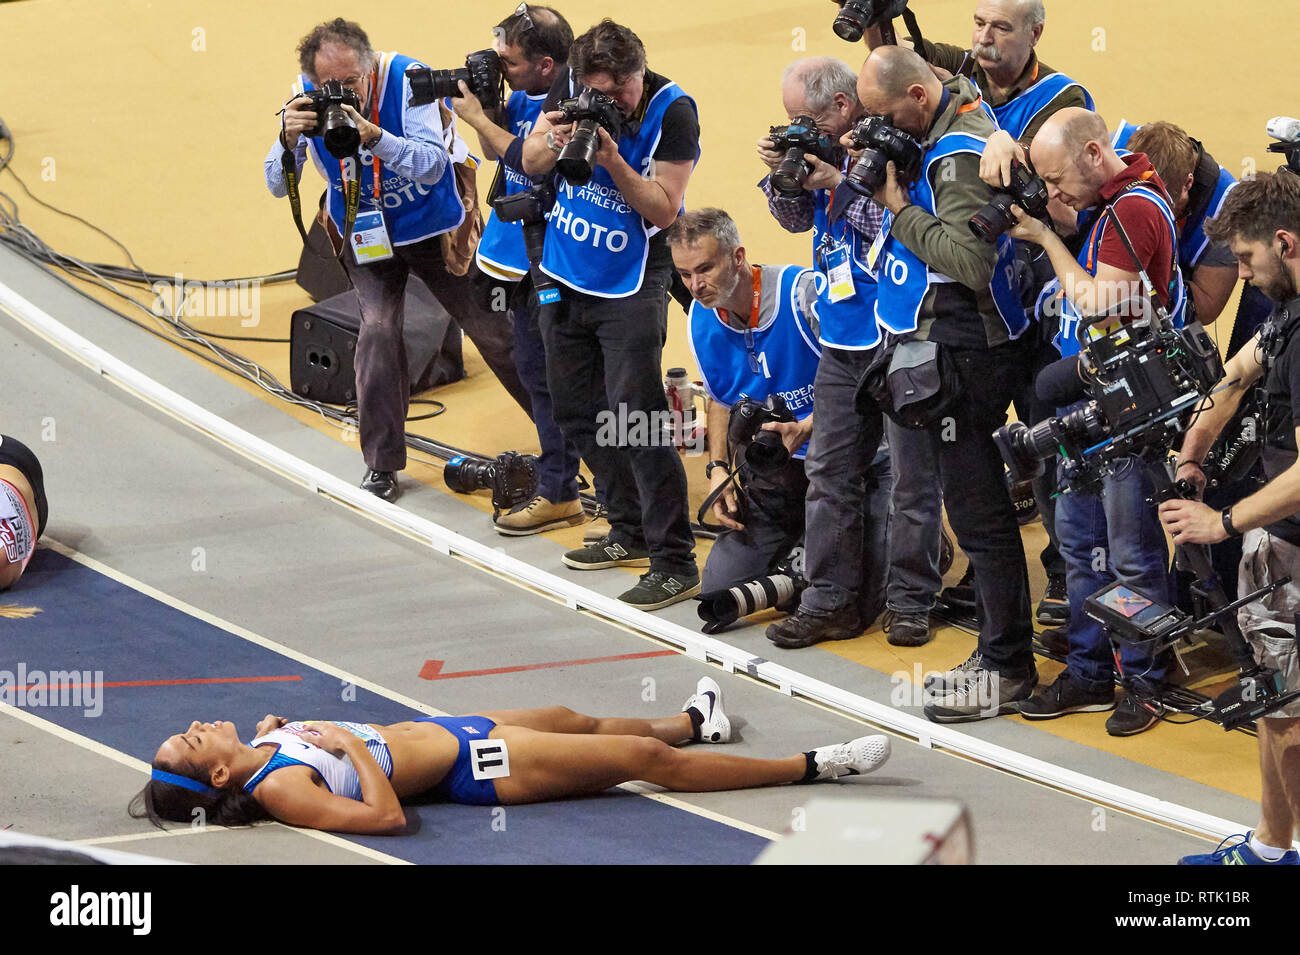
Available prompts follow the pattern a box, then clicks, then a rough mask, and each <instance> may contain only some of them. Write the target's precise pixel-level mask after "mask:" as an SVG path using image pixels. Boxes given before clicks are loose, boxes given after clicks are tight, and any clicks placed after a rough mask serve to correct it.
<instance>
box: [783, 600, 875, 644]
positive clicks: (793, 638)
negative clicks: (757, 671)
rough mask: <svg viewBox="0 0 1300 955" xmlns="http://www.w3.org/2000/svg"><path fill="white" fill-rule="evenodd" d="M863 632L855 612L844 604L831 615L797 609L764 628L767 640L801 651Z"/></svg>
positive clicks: (850, 637)
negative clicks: (826, 641) (825, 641)
mask: <svg viewBox="0 0 1300 955" xmlns="http://www.w3.org/2000/svg"><path fill="white" fill-rule="evenodd" d="M861 633H862V626H861V623H860V621H859V620H858V613H857V611H856V610H855V609H854V608H852V607H844V608H842V609H840V610H837V611H836V612H835V613H833V614H829V615H827V616H818V615H815V614H810V613H806V612H805V611H803V610H802V609H801V610H796V611H795V612H794V613H793V614H791V615H790V616H789V617H786V618H785V619H784V620H778V621H777V622H776V623H774V624H772V625H771V626H770V627H768V628H767V639H769V640H771V641H772V642H773V643H775V644H776V645H777V646H778V647H781V648H782V649H783V650H801V649H803V648H804V647H811V646H812V645H813V644H814V643H821V642H822V641H823V640H852V639H853V638H854V637H856V636H859V635H860V634H861Z"/></svg>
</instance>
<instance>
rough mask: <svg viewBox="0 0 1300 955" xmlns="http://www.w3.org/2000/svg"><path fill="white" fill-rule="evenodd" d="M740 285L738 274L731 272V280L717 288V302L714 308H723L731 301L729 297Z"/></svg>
mask: <svg viewBox="0 0 1300 955" xmlns="http://www.w3.org/2000/svg"><path fill="white" fill-rule="evenodd" d="M738 285H740V273H739V272H737V271H734V270H733V271H732V273H731V278H730V279H728V280H727V281H726V282H724V283H722V284H720V285H719V286H718V302H717V304H716V305H715V306H714V307H715V308H725V307H726V305H727V303H728V302H730V301H731V296H732V295H734V294H735V293H736V287H737V286H738Z"/></svg>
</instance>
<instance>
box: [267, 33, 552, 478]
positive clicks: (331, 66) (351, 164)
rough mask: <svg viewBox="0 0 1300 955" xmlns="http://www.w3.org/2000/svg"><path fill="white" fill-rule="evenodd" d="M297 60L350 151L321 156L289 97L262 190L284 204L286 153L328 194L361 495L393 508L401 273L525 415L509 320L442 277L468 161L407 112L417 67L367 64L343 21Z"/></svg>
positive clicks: (367, 51) (400, 445) (435, 115)
mask: <svg viewBox="0 0 1300 955" xmlns="http://www.w3.org/2000/svg"><path fill="white" fill-rule="evenodd" d="M298 60H299V66H300V68H301V70H302V73H301V75H300V76H299V78H298V82H299V84H300V87H301V89H302V90H303V91H304V93H305V94H312V93H314V92H315V91H317V90H318V89H320V88H323V87H325V85H326V84H329V88H330V89H336V90H338V91H339V92H341V94H342V102H341V109H342V112H343V113H344V114H346V117H347V119H348V120H349V121H350V124H351V125H352V126H354V127H355V130H356V132H355V136H356V138H357V139H358V140H359V148H358V149H357V151H356V152H355V153H353V155H352V156H349V157H346V158H336V157H335V155H333V154H331V152H330V151H329V150H328V149H327V147H326V143H325V140H324V139H323V138H322V133H323V132H324V130H323V129H322V128H321V126H322V123H321V116H320V115H319V114H318V112H317V111H316V109H315V107H314V106H313V100H312V98H311V96H310V95H304V96H300V97H296V98H295V99H293V100H292V101H290V102H289V103H288V104H287V105H286V106H285V108H284V113H283V120H282V127H281V134H280V138H279V140H278V141H277V142H276V144H275V145H274V146H272V147H271V150H270V152H269V153H268V154H267V157H266V162H265V173H266V185H267V188H268V189H269V190H270V192H271V194H272V195H273V196H276V197H282V196H285V195H287V194H288V184H287V182H286V176H285V172H284V169H283V166H282V164H281V157H282V155H283V154H284V152H285V150H291V151H292V153H293V159H294V163H295V166H296V169H297V170H298V172H299V173H301V171H302V167H303V164H304V163H305V162H306V160H307V155H308V153H310V154H311V158H312V162H313V163H314V164H315V166H316V170H317V172H319V173H320V175H321V177H322V178H323V179H325V180H326V181H327V182H328V183H329V196H328V200H327V201H326V204H325V212H326V213H327V215H328V223H329V228H330V230H331V240H332V241H333V242H334V243H335V246H336V248H338V247H339V246H340V244H341V245H343V246H346V247H347V251H345V252H344V253H343V255H342V257H341V261H342V263H343V267H344V268H345V269H346V270H347V273H348V277H349V278H350V279H351V280H352V284H353V286H354V287H355V288H356V291H357V298H358V300H359V302H360V305H361V328H360V331H359V333H358V335H357V350H356V356H355V366H356V377H357V415H358V418H359V424H360V432H361V435H360V437H361V452H362V455H363V456H364V458H365V462H366V467H367V468H368V471H367V473H366V477H365V479H364V481H363V482H362V484H361V486H362V487H363V488H365V489H366V490H367V491H370V492H371V493H373V494H375V495H376V496H378V497H381V498H383V499H384V500H387V501H392V500H396V498H397V497H398V495H399V494H400V490H399V488H398V484H397V475H396V472H398V471H400V470H402V469H403V468H404V467H406V437H405V435H406V414H407V408H408V406H409V402H410V381H409V376H408V371H407V362H406V346H405V342H404V340H403V337H402V324H403V319H404V314H403V303H404V293H405V289H406V279H407V276H408V275H409V274H410V273H412V272H414V273H415V275H417V276H418V277H419V278H421V279H422V280H423V281H424V282H425V284H426V285H428V286H429V290H430V291H431V292H433V294H434V296H435V297H437V299H438V301H439V302H441V303H442V305H443V307H444V308H445V309H446V310H447V312H448V313H450V315H451V316H452V318H453V319H454V320H455V321H456V322H457V323H458V324H459V325H460V327H461V328H463V329H464V330H465V332H466V334H468V335H469V337H470V340H471V341H473V342H474V345H475V347H476V348H478V350H479V354H480V355H482V357H483V360H484V362H486V363H487V366H488V367H489V368H491V369H492V372H493V373H494V374H495V375H496V376H497V378H498V379H499V380H500V381H501V384H502V385H503V386H504V387H505V389H506V391H508V392H509V393H510V395H511V397H513V398H514V399H515V401H517V402H518V403H519V406H520V407H521V408H523V409H524V411H525V412H526V413H528V414H530V415H531V408H530V404H529V400H528V392H527V391H526V390H525V389H524V386H523V384H522V383H521V382H520V380H519V375H518V372H516V370H515V366H514V360H513V359H512V358H511V355H510V342H511V337H512V332H511V328H510V318H509V316H508V315H501V314H497V315H494V314H492V313H491V312H489V311H487V310H485V309H483V308H482V307H481V306H479V305H478V304H477V303H476V302H475V301H474V298H473V296H472V295H471V293H470V288H469V282H468V279H466V278H465V277H464V276H463V274H461V275H455V274H453V273H452V272H451V271H449V269H448V265H447V261H446V256H445V254H444V248H443V237H444V236H447V235H449V234H451V233H453V232H455V230H457V229H459V228H460V227H461V226H462V224H463V223H464V222H465V221H466V215H467V212H466V208H465V204H464V201H463V197H462V194H461V188H460V186H459V185H458V183H457V177H456V172H455V167H456V165H457V164H459V163H465V162H466V161H468V160H469V159H470V157H469V150H468V149H467V147H466V146H465V143H464V141H463V140H461V138H460V137H459V136H458V135H457V134H456V131H455V128H454V126H448V125H445V124H444V120H443V116H442V114H441V112H440V107H439V105H438V104H437V103H434V102H431V103H428V104H427V105H424V106H410V105H408V104H409V102H410V99H411V83H410V80H409V78H408V77H406V75H405V72H406V70H407V69H408V68H411V67H419V66H420V65H421V64H419V63H418V62H417V61H415V60H413V59H411V58H410V57H407V56H401V55H399V54H396V53H376V52H375V51H374V50H372V49H371V47H370V40H369V39H368V38H367V36H366V33H365V31H364V30H362V29H361V27H360V26H359V25H357V24H356V23H352V22H349V21H346V20H343V19H336V20H332V21H330V22H328V23H322V24H320V25H319V26H317V27H316V28H315V29H314V30H312V32H311V33H309V34H308V35H307V36H305V37H304V38H303V39H302V42H301V43H299V45H298ZM348 100H351V101H352V102H355V103H356V104H357V106H358V107H359V109H358V108H355V107H354V106H352V105H350V103H349V102H348ZM448 117H449V118H450V114H448ZM358 159H359V163H358V162H357V160H358ZM345 180H346V181H347V182H350V183H354V184H355V185H359V187H360V201H359V208H358V210H357V219H356V226H355V228H354V229H353V230H351V234H350V235H348V236H343V233H344V232H345V231H349V230H348V228H347V226H348V222H347V211H346V200H345V198H344V196H345ZM354 188H355V186H354Z"/></svg>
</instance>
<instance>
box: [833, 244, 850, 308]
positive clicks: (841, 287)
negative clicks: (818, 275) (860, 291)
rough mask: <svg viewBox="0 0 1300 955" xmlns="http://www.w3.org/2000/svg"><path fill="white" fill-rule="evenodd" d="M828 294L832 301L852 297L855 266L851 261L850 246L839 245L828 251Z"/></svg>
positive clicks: (840, 300)
mask: <svg viewBox="0 0 1300 955" xmlns="http://www.w3.org/2000/svg"><path fill="white" fill-rule="evenodd" d="M826 282H827V295H828V296H829V297H830V300H831V301H832V302H842V301H844V300H845V299H846V298H852V297H853V293H854V292H855V291H856V290H855V289H854V287H853V266H852V265H851V264H850V263H849V249H848V246H844V245H837V246H835V248H833V249H831V250H830V251H828V252H827V253H826Z"/></svg>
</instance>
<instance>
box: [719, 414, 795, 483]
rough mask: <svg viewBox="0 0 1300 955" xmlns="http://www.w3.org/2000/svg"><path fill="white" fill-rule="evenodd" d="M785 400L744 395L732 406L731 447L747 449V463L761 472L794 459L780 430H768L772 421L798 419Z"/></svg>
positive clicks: (729, 431)
mask: <svg viewBox="0 0 1300 955" xmlns="http://www.w3.org/2000/svg"><path fill="white" fill-rule="evenodd" d="M796 420H798V419H796V418H795V416H794V415H792V414H791V413H790V409H789V408H788V407H787V406H786V403H785V399H784V398H782V397H781V396H780V395H769V396H768V398H767V400H766V401H755V400H754V399H753V398H741V399H740V400H739V401H737V402H736V403H735V404H734V405H732V407H731V420H730V421H728V422H727V442H728V443H729V444H730V445H731V447H733V448H736V449H737V450H739V449H742V448H743V449H744V452H745V458H744V460H745V464H746V465H747V466H748V467H749V469H750V470H751V471H753V472H754V473H755V474H757V475H761V476H768V475H772V474H775V473H776V472H777V471H779V470H781V468H783V467H785V465H786V463H787V462H788V461H789V460H790V452H789V451H788V450H787V449H786V446H785V442H784V441H782V440H781V435H780V433H779V432H776V431H764V430H763V425H765V424H767V423H768V422H769V421H776V422H788V421H796Z"/></svg>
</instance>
